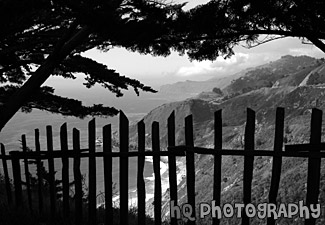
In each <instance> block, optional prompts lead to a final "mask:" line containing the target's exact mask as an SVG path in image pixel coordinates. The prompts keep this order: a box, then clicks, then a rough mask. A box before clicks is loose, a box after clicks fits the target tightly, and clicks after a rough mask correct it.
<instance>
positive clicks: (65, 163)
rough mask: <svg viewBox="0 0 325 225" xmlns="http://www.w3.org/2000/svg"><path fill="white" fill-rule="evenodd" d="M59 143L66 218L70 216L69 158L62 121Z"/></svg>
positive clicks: (65, 129) (65, 128) (64, 127)
mask: <svg viewBox="0 0 325 225" xmlns="http://www.w3.org/2000/svg"><path fill="white" fill-rule="evenodd" d="M60 143H61V151H62V194H63V217H64V218H65V219H68V218H69V216H70V205H69V158H68V157H67V155H66V152H67V151H68V134H67V124H66V123H64V124H63V125H62V126H61V128H60Z"/></svg>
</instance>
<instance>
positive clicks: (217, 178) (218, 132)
mask: <svg viewBox="0 0 325 225" xmlns="http://www.w3.org/2000/svg"><path fill="white" fill-rule="evenodd" d="M214 148H215V151H216V152H217V154H215V155H214V175H213V200H215V205H216V206H220V203H221V196H220V195H221V164H222V155H221V149H222V110H221V109H220V110H218V111H216V112H215V113H214ZM212 224H213V225H219V224H220V219H218V218H213V219H212Z"/></svg>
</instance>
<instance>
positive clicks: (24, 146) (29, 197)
mask: <svg viewBox="0 0 325 225" xmlns="http://www.w3.org/2000/svg"><path fill="white" fill-rule="evenodd" d="M21 143H22V147H23V152H24V155H25V157H24V166H25V179H26V187H27V198H28V206H29V210H30V212H31V213H33V206H32V193H31V188H30V177H29V176H30V174H29V168H28V159H27V145H26V135H24V134H23V135H22V136H21Z"/></svg>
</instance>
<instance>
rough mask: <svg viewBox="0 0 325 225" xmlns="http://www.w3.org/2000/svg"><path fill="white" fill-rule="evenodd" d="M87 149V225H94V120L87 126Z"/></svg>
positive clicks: (95, 219)
mask: <svg viewBox="0 0 325 225" xmlns="http://www.w3.org/2000/svg"><path fill="white" fill-rule="evenodd" d="M88 147H89V164H88V165H89V171H88V172H89V176H88V177H89V180H88V181H89V185H88V186H89V206H88V207H89V208H88V210H89V224H90V225H92V224H96V221H97V218H96V203H97V202H96V158H95V152H96V126H95V119H92V120H91V121H90V122H89V124H88Z"/></svg>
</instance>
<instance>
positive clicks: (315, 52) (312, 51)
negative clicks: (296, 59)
mask: <svg viewBox="0 0 325 225" xmlns="http://www.w3.org/2000/svg"><path fill="white" fill-rule="evenodd" d="M289 53H290V54H291V55H295V56H297V55H308V56H312V57H316V58H321V57H324V52H322V51H321V50H319V49H318V48H316V47H315V46H307V45H306V46H305V47H300V48H291V49H289Z"/></svg>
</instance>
